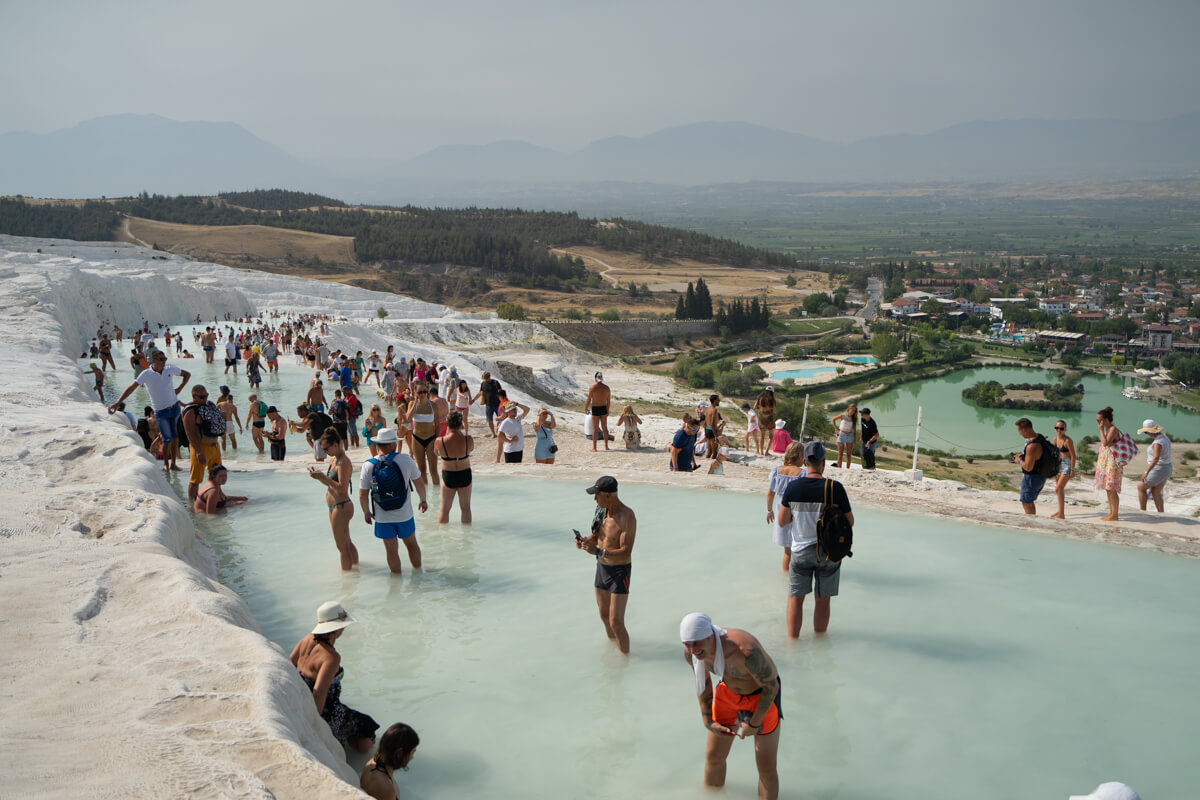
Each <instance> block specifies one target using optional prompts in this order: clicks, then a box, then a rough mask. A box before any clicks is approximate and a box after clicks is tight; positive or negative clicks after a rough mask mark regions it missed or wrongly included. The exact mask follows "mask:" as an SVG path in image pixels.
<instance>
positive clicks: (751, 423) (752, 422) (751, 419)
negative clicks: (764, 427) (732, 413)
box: [746, 409, 758, 433]
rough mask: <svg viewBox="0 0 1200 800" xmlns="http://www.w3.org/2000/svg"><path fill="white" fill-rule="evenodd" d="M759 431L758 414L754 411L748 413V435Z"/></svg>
mask: <svg viewBox="0 0 1200 800" xmlns="http://www.w3.org/2000/svg"><path fill="white" fill-rule="evenodd" d="M756 430H758V414H755V413H754V409H750V410H749V411H747V412H746V433H753V432H754V431H756Z"/></svg>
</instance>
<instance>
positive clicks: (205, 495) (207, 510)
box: [192, 464, 249, 514]
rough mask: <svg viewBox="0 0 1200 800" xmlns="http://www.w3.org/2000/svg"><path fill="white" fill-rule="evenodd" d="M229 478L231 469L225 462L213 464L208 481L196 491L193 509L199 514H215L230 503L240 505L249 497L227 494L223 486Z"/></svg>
mask: <svg viewBox="0 0 1200 800" xmlns="http://www.w3.org/2000/svg"><path fill="white" fill-rule="evenodd" d="M228 480H229V470H228V469H226V467H225V465H224V464H213V466H212V468H211V469H210V470H209V471H208V481H207V482H206V483H205V484H204V485H203V486H201V487H200V490H199V491H197V492H196V500H195V502H193V503H192V510H193V511H195V512H196V513H197V514H215V513H217V512H218V511H221V510H223V509H224V508H226V507H227V506H229V505H230V504H232V505H238V506H240V505H241V504H242V503H244V502H246V501H247V500H248V499H249V498H248V497H239V496H237V495H227V494H225V491H224V490H223V489H222V488H221V487H222V486H224V485H225V482H226V481H228Z"/></svg>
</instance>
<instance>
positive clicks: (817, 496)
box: [777, 442, 854, 639]
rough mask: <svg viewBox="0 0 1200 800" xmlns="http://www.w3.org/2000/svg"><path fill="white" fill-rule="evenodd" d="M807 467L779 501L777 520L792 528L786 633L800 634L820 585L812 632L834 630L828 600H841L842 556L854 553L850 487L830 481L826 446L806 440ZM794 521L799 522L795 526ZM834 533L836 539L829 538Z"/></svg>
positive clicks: (805, 459) (789, 634) (792, 635)
mask: <svg viewBox="0 0 1200 800" xmlns="http://www.w3.org/2000/svg"><path fill="white" fill-rule="evenodd" d="M804 464H805V466H806V467H808V474H807V475H806V476H805V477H802V478H796V479H795V480H794V481H792V482H791V483H790V484H788V487H787V489H785V490H784V491H783V495H782V497H781V498H780V499H781V502H782V505H781V506H780V509H779V515H778V518H777V519H778V521H779V526H780V527H781V528H789V527H790V528H791V532H792V561H791V564H790V566H789V567H788V602H787V632H788V636H790V637H791V638H793V639H795V638H797V637H798V636H800V626H801V623H802V621H803V618H804V597H805V595H807V594H808V593H809V592H811V591H813V588H814V584H815V587H816V594H817V600H816V608H815V609H814V611H813V630H814V631H816V632H817V633H824V632H825V631H826V630H827V629H828V628H829V602H830V600H831V599H832V598H834V597H836V596H837V593H838V581H839V578H840V575H841V569H842V558H843V557H844V556H849V555H851V553H850V549H849V548H850V541H849V529H850V528H851V527H852V526H853V525H854V514H853V513H852V512H851V510H850V499H849V498H848V497H847V496H846V489H845V487H844V486H842V484H840V483H838V482H837V481H835V480H830V479H828V478H826V477H825V445H823V444H821V443H820V442H807V443H805V445H804ZM793 523H794V524H793ZM830 534H833V535H834V537H835V539H834V540H833V541H830V539H829V538H828V537H829V535H830Z"/></svg>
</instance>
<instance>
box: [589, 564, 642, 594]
mask: <svg viewBox="0 0 1200 800" xmlns="http://www.w3.org/2000/svg"><path fill="white" fill-rule="evenodd" d="M632 572H633V564H604V563H602V562H600V561H597V562H596V583H595V586H596V588H597V589H603V590H604V591H606V592H612V593H613V594H629V576H630V573H632Z"/></svg>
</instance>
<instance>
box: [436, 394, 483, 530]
mask: <svg viewBox="0 0 1200 800" xmlns="http://www.w3.org/2000/svg"><path fill="white" fill-rule="evenodd" d="M446 428H447V430H446V435H445V436H443V437H441V438H439V439H438V440H437V441H436V442H434V443H433V452H434V454H435V455H437V457H438V458H440V459H442V507H441V508H440V509H439V510H438V524H442V523H446V522H449V521H450V507H451V506H453V505H454V498H455V496H457V497H458V508H459V511H461V512H462V524H463V525H470V524H471V451H472V450H474V449H475V440H474V439H473V438H472V437H470V436H467V435H466V434H465V433H463V416H462V414H460V413H459V412H457V411H451V412H450V413H449V414H448V415H446Z"/></svg>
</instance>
